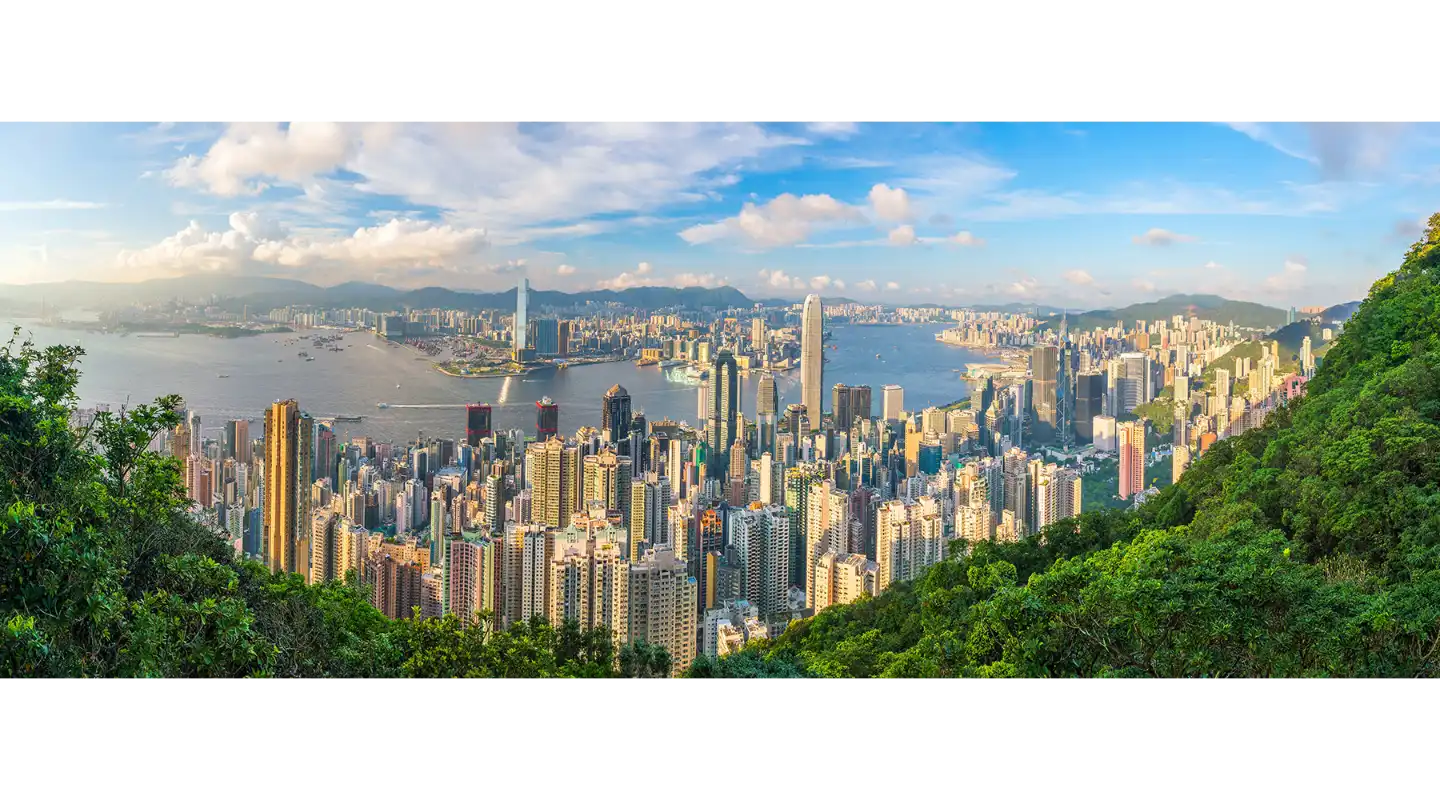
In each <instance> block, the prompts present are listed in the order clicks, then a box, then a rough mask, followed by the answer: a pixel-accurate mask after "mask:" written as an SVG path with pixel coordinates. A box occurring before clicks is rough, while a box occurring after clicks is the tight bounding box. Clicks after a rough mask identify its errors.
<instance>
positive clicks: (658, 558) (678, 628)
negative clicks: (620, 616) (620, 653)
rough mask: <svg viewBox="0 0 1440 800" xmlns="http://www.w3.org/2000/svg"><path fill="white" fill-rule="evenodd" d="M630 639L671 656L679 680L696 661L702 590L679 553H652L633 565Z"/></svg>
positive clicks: (655, 551)
mask: <svg viewBox="0 0 1440 800" xmlns="http://www.w3.org/2000/svg"><path fill="white" fill-rule="evenodd" d="M629 578H630V587H629V591H628V598H627V600H628V606H629V609H628V610H629V620H628V621H627V623H626V627H627V638H628V639H629V641H631V642H648V643H650V644H658V645H661V646H662V647H664V648H665V651H666V652H668V653H669V654H670V661H671V674H672V675H674V676H676V677H678V676H679V675H681V674H682V673H684V672H685V670H687V669H689V668H690V662H691V661H693V660H694V659H695V639H696V636H695V634H696V623H695V615H696V613H697V608H698V592H699V586H698V584H697V583H696V581H695V579H694V578H692V577H691V576H690V575H689V573H688V569H687V565H686V563H685V561H683V560H682V559H679V558H676V557H675V551H674V550H672V549H670V548H668V547H662V548H657V549H654V550H650V551H648V552H646V553H645V555H644V556H643V557H642V558H641V559H639V560H638V561H636V562H634V563H632V564H630V571H629Z"/></svg>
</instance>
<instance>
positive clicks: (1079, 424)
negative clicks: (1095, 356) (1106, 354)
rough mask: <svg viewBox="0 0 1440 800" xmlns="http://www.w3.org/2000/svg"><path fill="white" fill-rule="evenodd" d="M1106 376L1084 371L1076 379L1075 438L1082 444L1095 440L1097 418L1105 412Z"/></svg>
mask: <svg viewBox="0 0 1440 800" xmlns="http://www.w3.org/2000/svg"><path fill="white" fill-rule="evenodd" d="M1104 403H1105V376H1104V375H1103V374H1102V373H1099V372H1083V373H1081V374H1080V375H1078V376H1077V377H1076V381H1075V438H1076V440H1077V441H1079V442H1080V443H1081V444H1090V443H1091V442H1093V441H1095V418H1096V417H1098V416H1100V415H1101V414H1103V413H1104Z"/></svg>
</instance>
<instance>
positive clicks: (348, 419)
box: [335, 403, 384, 422]
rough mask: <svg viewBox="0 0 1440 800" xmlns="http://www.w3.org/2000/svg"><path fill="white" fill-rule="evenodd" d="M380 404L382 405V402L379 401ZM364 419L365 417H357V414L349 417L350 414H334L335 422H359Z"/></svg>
mask: <svg viewBox="0 0 1440 800" xmlns="http://www.w3.org/2000/svg"><path fill="white" fill-rule="evenodd" d="M381 405H382V406H383V405H384V403H381ZM364 419H365V418H364V417H358V416H357V417H351V416H343V415H340V414H336V415H335V421H336V422H361V421H363V420H364Z"/></svg>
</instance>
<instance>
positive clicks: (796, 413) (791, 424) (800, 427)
mask: <svg viewBox="0 0 1440 800" xmlns="http://www.w3.org/2000/svg"><path fill="white" fill-rule="evenodd" d="M785 422H786V425H787V427H788V429H789V432H790V438H791V440H792V441H794V442H795V446H796V447H797V448H798V447H799V446H800V440H801V439H804V438H805V437H807V436H809V435H810V414H809V413H808V412H807V411H806V409H805V406H803V405H801V404H799V403H791V404H790V405H788V406H786V407H785Z"/></svg>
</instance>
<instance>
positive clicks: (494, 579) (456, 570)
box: [443, 531, 504, 627]
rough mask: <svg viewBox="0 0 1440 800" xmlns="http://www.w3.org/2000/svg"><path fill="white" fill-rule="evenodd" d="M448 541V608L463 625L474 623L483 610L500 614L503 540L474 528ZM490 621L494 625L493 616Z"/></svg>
mask: <svg viewBox="0 0 1440 800" xmlns="http://www.w3.org/2000/svg"><path fill="white" fill-rule="evenodd" d="M445 545H446V548H447V550H448V552H447V553H446V554H445V563H444V567H443V570H444V571H443V574H444V592H445V594H444V597H445V611H446V612H447V613H450V614H454V615H455V616H456V617H457V618H458V619H459V620H460V624H461V625H473V624H475V623H476V622H477V621H479V619H480V616H481V615H482V614H490V615H495V614H497V613H498V612H499V611H500V610H501V607H502V606H503V603H504V598H503V597H502V595H501V589H502V581H501V575H502V565H501V557H502V552H503V544H502V542H501V540H499V539H495V538H492V537H489V536H484V535H481V534H480V533H479V532H476V531H471V532H468V533H465V534H462V535H460V536H453V537H447V538H446V541H445ZM489 625H490V626H491V627H494V620H493V617H492V619H491V621H490V623H489Z"/></svg>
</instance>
